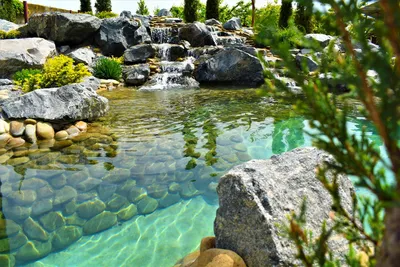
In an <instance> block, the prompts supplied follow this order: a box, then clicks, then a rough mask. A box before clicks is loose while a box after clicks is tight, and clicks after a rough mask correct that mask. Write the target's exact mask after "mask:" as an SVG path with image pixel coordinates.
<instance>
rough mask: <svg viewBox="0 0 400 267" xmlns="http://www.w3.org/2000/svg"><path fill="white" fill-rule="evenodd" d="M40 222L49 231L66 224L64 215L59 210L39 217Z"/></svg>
mask: <svg viewBox="0 0 400 267" xmlns="http://www.w3.org/2000/svg"><path fill="white" fill-rule="evenodd" d="M39 221H40V224H41V225H42V226H43V228H44V229H46V230H47V231H49V232H53V231H55V230H56V229H58V228H60V227H61V226H63V225H65V220H64V217H63V216H62V215H61V214H60V213H58V212H54V211H53V212H49V213H47V214H45V215H43V216H42V217H40V219H39Z"/></svg>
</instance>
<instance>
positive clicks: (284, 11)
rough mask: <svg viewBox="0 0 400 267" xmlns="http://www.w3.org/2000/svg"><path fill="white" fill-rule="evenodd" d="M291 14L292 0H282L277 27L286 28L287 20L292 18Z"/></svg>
mask: <svg viewBox="0 0 400 267" xmlns="http://www.w3.org/2000/svg"><path fill="white" fill-rule="evenodd" d="M292 13H293V7H292V0H282V6H281V13H280V16H279V27H281V28H287V27H288V26H289V19H290V17H291V16H292Z"/></svg>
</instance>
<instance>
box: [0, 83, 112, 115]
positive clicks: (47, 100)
mask: <svg viewBox="0 0 400 267" xmlns="http://www.w3.org/2000/svg"><path fill="white" fill-rule="evenodd" d="M99 86H100V80H99V79H96V78H94V77H89V78H86V79H85V81H84V82H82V83H76V84H70V85H66V86H63V87H59V88H49V89H38V90H35V91H33V92H30V93H27V94H24V95H22V96H19V97H15V98H9V99H7V100H5V101H4V102H2V103H0V107H1V109H2V111H3V114H4V115H5V117H6V118H8V119H23V118H31V119H39V120H46V121H52V122H59V121H62V122H65V121H78V120H89V121H91V120H95V119H97V118H99V117H101V116H103V115H105V114H106V112H107V111H108V108H109V107H108V100H107V99H106V98H104V97H102V96H99V95H98V94H97V93H96V90H97V89H98V88H99Z"/></svg>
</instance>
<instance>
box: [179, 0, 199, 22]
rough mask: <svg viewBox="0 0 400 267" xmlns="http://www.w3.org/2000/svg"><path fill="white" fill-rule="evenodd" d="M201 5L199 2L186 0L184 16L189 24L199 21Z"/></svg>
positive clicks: (197, 0)
mask: <svg viewBox="0 0 400 267" xmlns="http://www.w3.org/2000/svg"><path fill="white" fill-rule="evenodd" d="M199 5H200V3H199V0H185V3H184V9H183V15H184V17H185V21H186V22H188V23H191V22H195V21H197V20H198V19H197V9H198V7H199Z"/></svg>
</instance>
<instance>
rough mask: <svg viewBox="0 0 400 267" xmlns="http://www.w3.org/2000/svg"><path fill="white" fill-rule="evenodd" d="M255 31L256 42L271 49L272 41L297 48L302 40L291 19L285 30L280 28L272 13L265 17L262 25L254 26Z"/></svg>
mask: <svg viewBox="0 0 400 267" xmlns="http://www.w3.org/2000/svg"><path fill="white" fill-rule="evenodd" d="M256 31H257V36H256V42H257V43H258V44H260V45H261V44H262V45H265V46H272V47H273V44H274V41H273V40H279V41H280V42H285V43H288V44H289V45H290V47H297V46H299V45H301V41H302V38H303V33H302V32H301V31H299V29H298V28H297V27H296V26H295V24H294V21H293V19H290V20H289V22H288V26H287V27H286V28H280V27H279V25H278V23H277V21H276V16H275V15H274V14H273V13H272V15H271V16H267V17H265V18H264V20H263V22H262V23H257V24H256ZM273 48H275V47H273Z"/></svg>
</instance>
